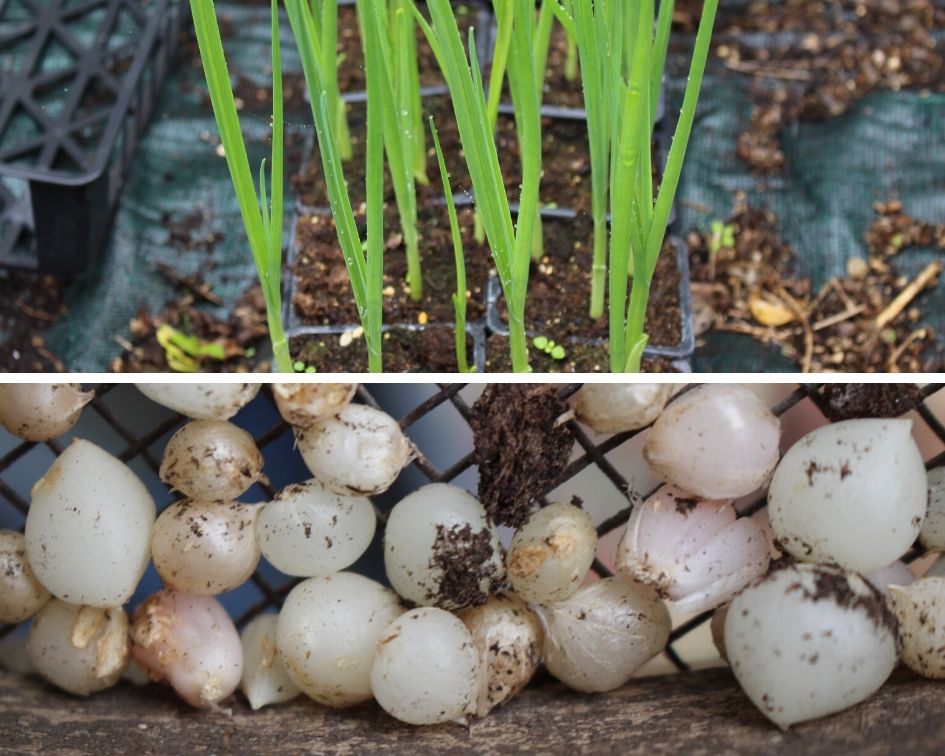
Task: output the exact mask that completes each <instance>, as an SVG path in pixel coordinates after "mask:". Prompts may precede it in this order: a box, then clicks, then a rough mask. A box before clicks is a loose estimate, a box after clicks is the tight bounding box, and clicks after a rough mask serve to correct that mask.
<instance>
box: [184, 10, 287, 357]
mask: <svg viewBox="0 0 945 756" xmlns="http://www.w3.org/2000/svg"><path fill="white" fill-rule="evenodd" d="M190 10H191V14H192V16H193V20H194V29H195V31H196V35H197V45H198V48H199V50H200V60H201V62H202V64H203V70H204V76H205V78H206V81H207V91H208V92H209V94H210V102H211V105H212V107H213V115H214V118H215V119H216V122H217V128H218V129H219V132H220V140H221V141H222V143H223V150H224V154H225V155H226V163H227V166H228V168H229V171H230V178H231V179H232V182H233V189H234V191H235V193H236V198H237V201H238V202H239V206H240V214H241V216H242V219H243V226H244V228H245V230H246V236H247V238H248V240H249V246H250V250H251V251H252V255H253V261H254V262H255V264H256V271H257V273H258V274H259V283H260V286H261V287H262V292H263V299H264V300H265V303H266V319H267V323H268V326H269V338H270V339H271V341H272V351H273V357H274V361H275V366H276V369H277V370H278V371H279V372H292V361H291V358H290V357H289V344H288V341H287V340H286V336H285V329H284V328H283V324H282V292H281V288H280V286H281V280H282V223H283V221H282V208H283V199H282V197H283V154H282V148H283V115H282V109H283V104H282V63H281V52H280V47H279V13H278V4H277V2H276V0H272V27H271V34H272V167H271V172H270V183H271V190H270V192H269V194H270V195H271V197H269V198H267V192H266V166H265V161H263V164H262V165H261V166H260V168H259V194H258V195H257V193H256V187H255V186H254V184H253V176H252V173H251V171H250V167H249V157H248V156H247V153H246V143H245V142H244V140H243V132H242V131H241V130H240V123H239V116H238V115H237V111H236V103H235V101H234V97H233V90H232V88H231V84H230V75H229V71H228V70H227V65H226V57H225V56H224V53H223V42H222V40H221V38H220V27H219V25H218V24H217V17H216V12H215V9H214V6H213V0H190Z"/></svg>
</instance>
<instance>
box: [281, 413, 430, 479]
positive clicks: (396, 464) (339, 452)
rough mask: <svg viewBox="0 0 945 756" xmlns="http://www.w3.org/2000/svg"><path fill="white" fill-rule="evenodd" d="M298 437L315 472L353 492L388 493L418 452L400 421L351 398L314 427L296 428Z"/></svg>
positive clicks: (318, 475)
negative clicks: (412, 445) (336, 412)
mask: <svg viewBox="0 0 945 756" xmlns="http://www.w3.org/2000/svg"><path fill="white" fill-rule="evenodd" d="M295 438H296V441H297V442H298V445H299V451H300V452H301V453H302V458H303V459H304V460H305V464H306V465H308V469H309V470H311V471H312V475H314V476H315V477H316V478H318V479H319V480H320V481H321V482H322V484H324V485H325V486H326V487H328V488H330V489H331V490H332V491H335V492H337V493H340V494H347V495H350V496H373V495H374V494H379V493H383V492H384V491H386V490H387V489H388V488H390V487H391V485H393V483H394V481H395V480H397V476H398V475H400V471H401V470H403V469H404V468H405V467H406V466H407V464H408V463H409V462H410V460H411V459H412V458H413V449H412V448H411V446H410V442H409V441H408V440H407V437H406V436H405V435H404V434H403V431H401V430H400V426H399V425H398V424H397V421H396V420H394V418H392V417H391V416H390V415H388V414H386V413H384V412H381V411H380V410H376V409H374V408H373V407H366V406H364V405H363V404H349V405H348V406H347V407H344V408H343V409H342V410H341V411H340V412H339V413H338V414H337V415H334V416H332V417H327V418H323V419H321V420H319V421H318V422H316V423H315V424H314V425H312V426H311V427H310V428H305V429H298V428H297V429H296V431H295Z"/></svg>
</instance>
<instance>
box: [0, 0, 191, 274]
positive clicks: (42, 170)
mask: <svg viewBox="0 0 945 756" xmlns="http://www.w3.org/2000/svg"><path fill="white" fill-rule="evenodd" d="M182 6H183V4H182V2H181V1H180V0H82V1H81V2H65V1H60V2H52V0H12V1H7V2H2V1H0V265H4V266H8V267H18V268H27V269H37V270H40V271H43V272H45V273H51V274H54V275H56V276H60V277H72V276H77V275H80V274H82V273H85V272H87V271H89V270H90V269H91V268H92V266H93V265H94V263H95V262H96V260H97V259H98V256H99V254H100V252H101V249H102V247H103V246H104V243H105V240H106V238H107V235H108V229H109V226H110V223H111V219H112V217H113V215H114V211H115V208H116V206H117V202H118V197H119V195H120V193H121V189H122V186H123V185H124V181H125V177H126V175H127V172H128V169H129V168H130V166H131V163H132V161H133V158H134V152H135V147H136V146H137V143H138V139H139V137H140V136H141V134H142V133H143V132H144V130H145V129H146V128H147V125H148V122H149V120H150V117H151V113H152V110H153V107H154V103H155V100H156V99H157V94H158V91H159V89H160V86H161V82H162V80H163V79H164V75H165V74H166V73H167V70H168V67H169V65H170V62H171V59H172V56H173V53H174V49H175V47H176V43H177V38H178V36H179V33H180V30H181V25H182V20H183V17H184V11H183V7H182Z"/></svg>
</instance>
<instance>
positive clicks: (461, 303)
mask: <svg viewBox="0 0 945 756" xmlns="http://www.w3.org/2000/svg"><path fill="white" fill-rule="evenodd" d="M430 132H431V133H432V134H433V146H434V148H435V149H436V160H437V163H438V164H439V166H440V180H441V181H442V183H443V194H444V196H445V197H446V209H447V212H448V214H449V218H450V231H451V232H452V234H453V255H454V257H455V260H456V293H455V294H453V309H454V311H455V312H456V328H455V335H456V364H457V365H458V366H459V372H460V373H468V372H470V371H469V363H468V362H467V360H466V256H465V255H464V254H463V236H462V233H461V232H460V228H459V219H458V218H457V217H456V203H455V202H454V201H453V190H452V189H450V174H449V172H448V171H447V170H446V159H445V158H444V157H443V149H442V148H441V147H440V137H439V135H438V134H437V132H436V124H435V123H434V122H433V116H430Z"/></svg>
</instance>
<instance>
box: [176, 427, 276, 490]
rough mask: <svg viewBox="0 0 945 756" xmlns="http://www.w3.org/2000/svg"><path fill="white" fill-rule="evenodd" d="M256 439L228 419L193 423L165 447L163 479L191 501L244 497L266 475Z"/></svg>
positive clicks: (179, 432) (178, 432)
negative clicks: (260, 476)
mask: <svg viewBox="0 0 945 756" xmlns="http://www.w3.org/2000/svg"><path fill="white" fill-rule="evenodd" d="M262 466H263V458H262V454H260V453H259V449H257V448H256V443H255V442H254V441H253V437H252V436H251V435H249V433H247V432H246V431H244V430H243V429H242V428H238V427H237V426H235V425H233V423H229V422H227V421H226V420H192V421H191V422H189V423H187V424H186V425H185V426H183V427H182V428H181V429H180V430H178V431H177V433H175V434H174V435H173V436H171V440H170V441H168V442H167V446H166V447H165V448H164V457H163V459H162V460H161V480H162V481H164V482H165V483H167V484H168V485H169V486H170V487H171V488H173V489H175V490H176V491H180V492H181V493H182V494H183V495H184V496H185V497H186V498H188V499H197V500H198V501H222V500H230V499H236V498H239V497H240V496H242V495H243V494H244V493H245V492H246V491H247V489H249V487H250V486H251V485H253V483H255V482H256V481H257V480H259V475H260V473H261V472H262Z"/></svg>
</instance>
